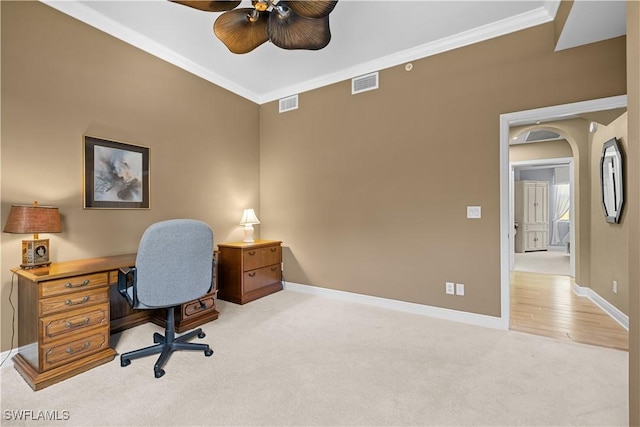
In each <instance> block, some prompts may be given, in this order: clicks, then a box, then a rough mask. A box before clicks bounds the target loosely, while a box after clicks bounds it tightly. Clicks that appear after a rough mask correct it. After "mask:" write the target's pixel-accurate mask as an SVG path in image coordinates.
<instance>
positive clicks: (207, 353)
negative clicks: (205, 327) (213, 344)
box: [204, 349, 213, 357]
mask: <svg viewBox="0 0 640 427" xmlns="http://www.w3.org/2000/svg"><path fill="white" fill-rule="evenodd" d="M212 354H213V350H211V349H209V350H205V351H204V355H205V356H207V357H209V356H211V355H212Z"/></svg>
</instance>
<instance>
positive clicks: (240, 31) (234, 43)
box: [213, 8, 269, 53]
mask: <svg viewBox="0 0 640 427" xmlns="http://www.w3.org/2000/svg"><path fill="white" fill-rule="evenodd" d="M252 13H253V14H254V16H255V14H257V18H256V19H255V20H253V19H251V16H252ZM268 22H269V12H261V13H258V12H257V11H255V9H253V8H241V9H235V10H231V11H229V12H225V13H223V14H222V15H220V16H219V17H218V19H216V22H214V24H213V32H214V33H215V34H216V37H218V38H219V39H220V40H221V41H222V43H224V44H225V46H227V48H228V49H229V50H230V51H231V52H233V53H247V52H251V51H252V50H253V49H255V48H257V47H258V46H260V45H261V44H262V43H264V42H266V41H267V40H269V36H268V34H267V23H268Z"/></svg>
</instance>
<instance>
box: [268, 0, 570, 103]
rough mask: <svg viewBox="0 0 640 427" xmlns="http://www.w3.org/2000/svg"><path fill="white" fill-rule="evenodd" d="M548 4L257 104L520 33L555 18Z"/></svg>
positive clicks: (311, 82) (272, 94)
mask: <svg viewBox="0 0 640 427" xmlns="http://www.w3.org/2000/svg"><path fill="white" fill-rule="evenodd" d="M549 3H553V4H556V7H555V8H551V10H549V8H548V7H546V6H542V7H539V8H538V9H535V10H532V11H530V12H526V13H522V14H520V15H516V16H513V17H510V18H507V19H503V20H501V21H496V22H492V23H490V24H486V25H483V26H481V27H478V28H475V29H473V30H469V31H465V32H462V33H459V34H455V35H453V36H450V37H445V38H442V39H440V40H436V41H434V42H431V43H425V44H423V45H420V46H417V47H415V48H411V49H407V50H404V51H400V52H397V53H394V54H392V55H387V56H384V57H382V58H378V59H376V60H373V61H369V62H364V63H362V64H358V65H356V66H354V67H350V68H346V69H343V70H341V71H338V72H335V73H332V74H328V75H326V76H323V77H322V78H319V79H314V80H309V81H306V82H304V83H301V84H298V85H293V86H288V87H286V88H283V89H281V90H277V91H272V92H269V93H266V94H264V95H260V96H259V98H258V100H259V101H258V103H259V104H264V103H267V102H271V101H274V100H276V99H279V98H283V97H285V96H289V95H292V94H294V93H302V92H306V91H309V90H313V89H317V88H319V87H322V86H328V85H330V84H334V83H338V82H341V81H344V80H349V79H351V78H354V77H357V76H361V75H363V74H368V73H371V72H374V71H379V70H383V69H385V68H391V67H395V66H397V65H400V64H404V63H406V62H409V61H415V60H418V59H422V58H426V57H429V56H433V55H437V54H439V53H443V52H447V51H451V50H454V49H458V48H461V47H464V46H469V45H472V44H475V43H478V42H482V41H485V40H489V39H492V38H495V37H500V36H503V35H506V34H510V33H514V32H516V31H521V30H524V29H527V28H530V27H535V26H536V25H541V24H545V23H547V22H550V21H552V20H553V19H554V17H555V11H556V10H557V4H559V2H557V1H554V2H549Z"/></svg>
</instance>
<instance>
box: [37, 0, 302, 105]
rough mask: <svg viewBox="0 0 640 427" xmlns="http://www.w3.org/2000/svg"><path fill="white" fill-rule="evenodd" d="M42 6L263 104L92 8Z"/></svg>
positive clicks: (48, 0) (54, 2)
mask: <svg viewBox="0 0 640 427" xmlns="http://www.w3.org/2000/svg"><path fill="white" fill-rule="evenodd" d="M40 2H41V3H44V4H46V5H47V6H50V7H52V8H54V9H56V10H58V11H60V12H62V13H64V14H66V15H69V16H71V17H73V18H75V19H77V20H79V21H82V22H84V23H85V24H87V25H90V26H92V27H94V28H97V29H98V30H100V31H103V32H105V33H107V34H110V35H112V36H114V37H116V38H118V39H120V40H122V41H124V42H126V43H129V44H130V45H132V46H135V47H137V48H138V49H141V50H143V51H145V52H147V53H150V54H151V55H153V56H155V57H157V58H160V59H162V60H164V61H167V62H168V63H170V64H173V65H175V66H176V67H179V68H182V69H183V70H185V71H188V72H190V73H191V74H194V75H196V76H198V77H201V78H203V79H205V80H207V81H209V82H211V83H213V84H216V85H218V86H220V87H222V88H224V89H227V90H229V91H231V92H233V93H235V94H236V95H239V96H241V97H243V98H246V99H248V100H250V101H253V102H255V103H260V102H259V101H260V97H259V96H258V95H257V94H255V93H253V92H250V91H248V90H246V89H245V88H243V87H242V86H239V85H238V84H236V83H235V82H232V81H231V80H228V79H227V78H225V77H222V76H221V75H220V74H218V73H215V72H213V71H211V70H209V69H207V68H204V67H202V66H201V65H199V64H197V63H195V62H193V61H191V60H190V59H187V58H185V57H184V56H182V55H180V54H179V53H177V52H175V51H173V50H171V49H168V48H167V47H166V46H163V45H161V44H160V43H158V42H156V41H155V40H152V39H150V38H149V37H147V36H144V35H142V34H140V33H139V32H137V31H134V30H132V29H130V28H128V27H126V26H124V25H122V24H120V23H119V22H117V21H114V20H113V19H111V18H108V17H106V16H105V15H103V14H101V13H99V12H96V11H95V10H94V9H92V8H90V7H89V6H85V5H83V4H82V3H79V2H77V1H59V0H40ZM290 94H291V93H289V95H290Z"/></svg>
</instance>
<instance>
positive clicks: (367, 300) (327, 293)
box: [284, 282, 503, 329]
mask: <svg viewBox="0 0 640 427" xmlns="http://www.w3.org/2000/svg"><path fill="white" fill-rule="evenodd" d="M284 289H285V290H288V291H293V292H301V293H305V294H311V295H316V296H321V297H327V298H333V299H337V300H340V301H347V302H353V303H357V304H366V305H371V306H374V307H378V308H385V309H388V310H396V311H402V312H405V313H412V314H419V315H422V316H429V317H435V318H438V319H443V320H452V321H454V322H461V323H467V324H470V325H475V326H483V327H485V328H492V329H503V327H502V324H501V322H500V318H499V317H493V316H486V315H483V314H476V313H469V312H466V311H458V310H451V309H448V308H441V307H434V306H429V305H423V304H416V303H412V302H406V301H398V300H393V299H388V298H380V297H374V296H370V295H363V294H356V293H352V292H345V291H337V290H335V289H327V288H320V287H317V286H310V285H303V284H300V283H292V282H284Z"/></svg>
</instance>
